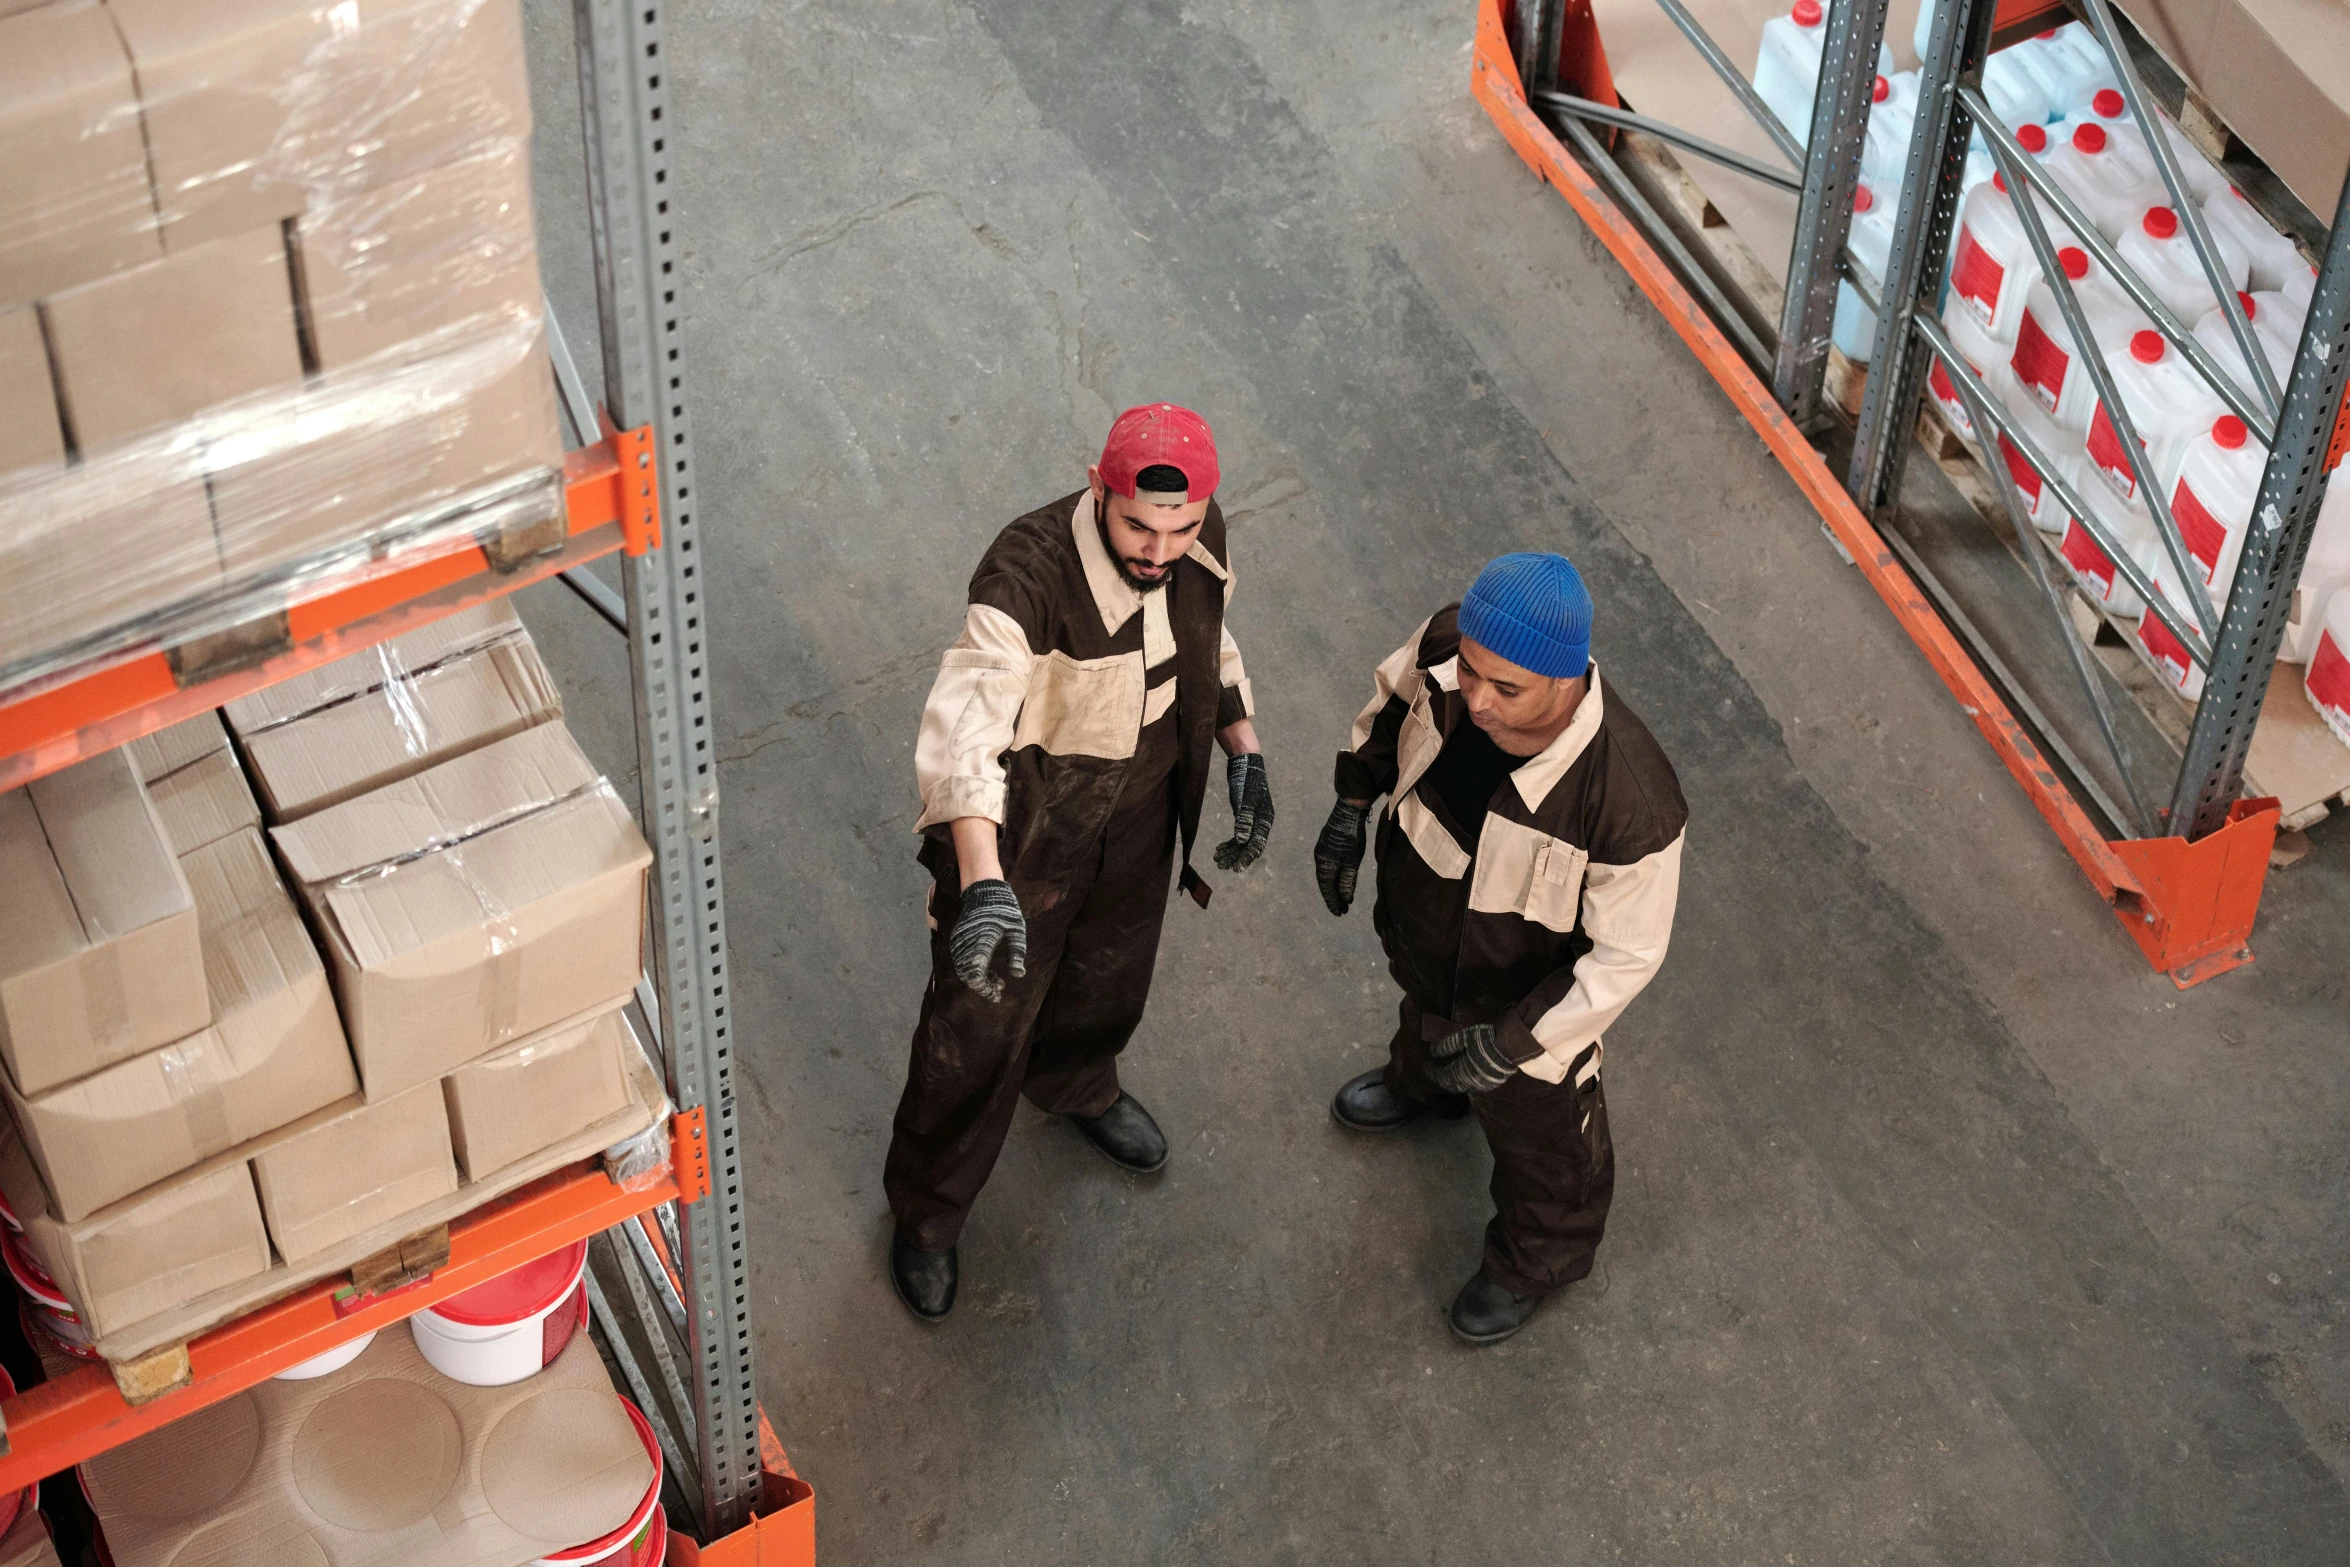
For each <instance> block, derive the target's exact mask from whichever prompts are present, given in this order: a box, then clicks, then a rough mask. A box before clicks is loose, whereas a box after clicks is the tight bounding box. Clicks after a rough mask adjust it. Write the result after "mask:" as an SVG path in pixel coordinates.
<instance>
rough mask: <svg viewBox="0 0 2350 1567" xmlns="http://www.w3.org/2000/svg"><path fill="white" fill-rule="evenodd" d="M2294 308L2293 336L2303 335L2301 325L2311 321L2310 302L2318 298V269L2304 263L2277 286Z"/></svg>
mask: <svg viewBox="0 0 2350 1567" xmlns="http://www.w3.org/2000/svg"><path fill="white" fill-rule="evenodd" d="M2277 292H2278V293H2280V294H2282V295H2284V296H2285V299H2286V301H2287V302H2288V303H2290V304H2291V305H2292V307H2293V335H2294V336H2295V337H2299V336H2300V335H2301V323H2302V322H2304V321H2306V320H2308V319H2309V302H2310V300H2312V299H2314V298H2315V297H2317V268H2315V267H2313V266H2310V265H2308V264H2307V263H2303V264H2302V265H2301V266H2298V267H2294V268H2291V269H2290V270H2288V271H2287V272H2286V273H2285V281H2284V282H2282V283H2280V284H2278V285H2277Z"/></svg>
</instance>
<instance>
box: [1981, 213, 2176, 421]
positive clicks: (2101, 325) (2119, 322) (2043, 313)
mask: <svg viewBox="0 0 2350 1567" xmlns="http://www.w3.org/2000/svg"><path fill="white" fill-rule="evenodd" d="M2056 259H2057V261H2058V262H2059V263H2060V264H2061V265H2062V266H2063V268H2064V274H2065V277H2066V279H2067V281H2069V282H2070V283H2071V284H2072V286H2073V293H2074V295H2075V296H2076V297H2078V298H2079V300H2080V302H2081V313H2082V314H2083V315H2085V316H2086V317H2088V320H2089V333H2090V336H2091V337H2092V338H2093V339H2095V341H2096V343H2097V345H2098V347H2100V348H2102V349H2104V350H2105V355H2106V359H2107V361H2108V362H2109V363H2110V362H2111V361H2112V359H2113V358H2114V356H2115V355H2116V354H2117V353H2119V352H2120V351H2121V349H2122V348H2123V347H2124V345H2126V344H2127V343H2128V342H2129V340H2130V337H2131V334H2133V333H2135V332H2137V331H2138V330H2139V329H2141V328H2142V327H2144V326H2145V325H2146V313H2145V312H2144V311H2142V310H2140V309H2139V308H2138V307H2137V306H2136V305H2133V304H2131V303H2130V301H2129V300H2128V299H2127V298H2125V297H2124V296H2123V294H2122V292H2121V290H2120V289H2118V288H2116V287H2114V286H2113V284H2112V283H2111V282H2110V281H2109V280H2108V279H2107V278H2106V277H2105V276H2104V275H2103V274H2102V273H2101V272H2099V271H2098V270H2097V264H2096V263H2095V262H2093V261H2091V260H2090V259H2089V253H2088V252H2087V251H2085V250H2083V249H2081V248H2080V247H2079V246H2078V245H2067V246H2065V247H2064V248H2063V249H2062V250H2060V251H2058V252H2057V253H2056ZM2007 364H2008V369H2009V370H2010V371H2011V372H2012V373H2013V375H2014V377H2015V382H2016V385H2017V386H2018V387H2019V388H2020V389H2021V391H2022V393H2023V394H2024V395H2026V396H2029V397H2031V398H2033V399H2034V400H2035V401H2037V402H2038V403H2039V405H2040V408H2041V411H2042V412H2044V413H2046V414H2047V415H2048V416H2049V417H2050V418H2052V419H2054V420H2055V421H2056V423H2057V425H2058V427H2059V428H2061V429H2065V430H2069V431H2071V432H2072V433H2073V434H2074V436H2075V437H2078V436H2079V435H2080V434H2081V432H2082V431H2085V430H2087V429H2088V428H2089V414H2090V411H2091V410H2092V409H2093V408H2094V407H2095V406H2096V403H2097V383H2096V382H2095V381H2094V380H2092V379H2091V378H2090V375H2089V372H2088V371H2087V370H2086V369H2084V368H2082V365H2081V361H2080V354H2079V352H2078V351H2077V349H2076V347H2075V344H2074V342H2073V333H2072V328H2071V327H2069V326H2067V325H2065V320H2064V312H2062V311H2061V310H2059V309H2057V308H2056V291H2055V290H2054V289H2052V288H2050V287H2049V285H2048V280H2047V279H2045V278H2034V279H2033V280H2032V290H2031V294H2030V295H2029V297H2028V298H2027V300H2026V302H2025V305H2024V309H2023V312H2022V314H2021V315H2019V316H2018V317H2017V318H2016V330H2015V351H2014V352H2013V353H2011V354H2010V355H2009V356H2008V361H2007ZM2071 444H2074V445H2077V444H2078V441H2077V440H2076V441H2075V442H2073V443H2071Z"/></svg>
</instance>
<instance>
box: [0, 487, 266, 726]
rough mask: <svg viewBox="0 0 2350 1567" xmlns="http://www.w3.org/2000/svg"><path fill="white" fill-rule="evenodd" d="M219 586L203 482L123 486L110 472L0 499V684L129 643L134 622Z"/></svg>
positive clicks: (15, 491) (23, 490) (21, 490)
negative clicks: (0, 604)
mask: <svg viewBox="0 0 2350 1567" xmlns="http://www.w3.org/2000/svg"><path fill="white" fill-rule="evenodd" d="M219 581H220V555H219V551H218V549H217V547H216V546H215V544H214V542H213V532H212V507H211V503H210V501H209V500H208V499H207V498H206V496H205V492H204V481H203V480H202V479H200V478H190V479H187V480H184V481H175V480H171V479H162V480H160V481H159V482H158V483H156V484H154V485H152V486H149V485H145V484H126V483H125V482H124V479H123V476H122V475H121V474H120V473H117V472H114V471H112V470H110V469H109V467H108V466H107V465H105V464H100V465H99V466H97V467H95V468H87V467H85V468H73V469H65V470H60V471H58V472H56V473H54V474H50V475H48V476H46V477H43V478H41V479H39V480H37V481H35V482H33V483H29V484H22V485H20V486H19V487H17V488H15V489H13V490H11V491H9V492H8V493H7V494H5V495H4V496H0V599H4V600H5V602H6V603H7V605H8V612H7V613H6V614H5V615H0V671H4V672H5V673H4V675H0V678H6V679H10V680H14V679H19V678H25V677H28V676H29V675H31V674H33V673H35V672H38V671H39V670H41V669H43V668H46V667H54V666H57V665H61V664H65V663H71V662H74V661H76V660H78V659H81V658H86V657H88V656H90V655H91V654H93V653H98V652H103V651H107V650H108V649H110V648H112V647H114V646H118V645H121V644H123V643H125V642H127V641H129V640H132V639H133V638H134V636H135V633H134V632H133V631H132V630H130V629H129V623H130V622H132V621H133V620H134V619H135V618H136V617H138V616H141V615H147V614H151V613H154V612H156V611H159V610H162V609H164V608H166V607H168V606H169V605H172V604H175V603H178V602H180V601H181V600H184V599H187V598H190V597H192V596H194V595H196V594H200V593H203V592H206V591H208V590H209V589H211V588H213V587H215V586H217V585H218V583H219Z"/></svg>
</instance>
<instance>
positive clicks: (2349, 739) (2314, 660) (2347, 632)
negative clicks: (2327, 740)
mask: <svg viewBox="0 0 2350 1567" xmlns="http://www.w3.org/2000/svg"><path fill="white" fill-rule="evenodd" d="M2301 689H2302V690H2303V691H2304V692H2306V693H2307V694H2308V697H2309V705H2310V706H2311V707H2314V708H2316V709H2317V716H2318V717H2320V718H2322V719H2324V720H2325V721H2326V727H2327V728H2328V729H2331V730H2332V731H2333V732H2334V738H2335V739H2337V740H2339V741H2341V742H2342V743H2343V744H2344V745H2350V588H2337V589H2335V590H2334V596H2333V597H2332V598H2331V599H2329V600H2327V602H2326V612H2325V616H2324V618H2323V619H2322V620H2320V621H2319V623H2318V634H2317V645H2316V647H2315V648H2314V649H2313V650H2312V651H2311V653H2310V655H2309V669H2308V671H2307V673H2305V674H2304V675H2303V676H2302V677H2301Z"/></svg>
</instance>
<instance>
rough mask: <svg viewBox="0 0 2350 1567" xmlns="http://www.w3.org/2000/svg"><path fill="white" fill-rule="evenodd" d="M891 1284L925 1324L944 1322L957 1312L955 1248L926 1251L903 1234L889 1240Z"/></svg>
mask: <svg viewBox="0 0 2350 1567" xmlns="http://www.w3.org/2000/svg"><path fill="white" fill-rule="evenodd" d="M889 1282H890V1286H891V1288H893V1289H895V1290H896V1291H897V1292H898V1299H900V1300H902V1301H904V1302H905V1303H906V1309H907V1310H908V1311H910V1312H912V1313H913V1314H914V1315H915V1316H917V1317H920V1318H921V1319H922V1320H923V1321H925V1322H943V1321H945V1320H946V1314H947V1313H948V1312H950V1311H952V1310H954V1309H955V1248H954V1247H952V1246H949V1247H948V1248H947V1249H946V1250H945V1251H924V1250H923V1249H922V1248H921V1247H919V1246H916V1245H914V1244H913V1243H912V1242H911V1241H909V1240H907V1239H906V1237H905V1235H904V1234H903V1233H902V1232H901V1233H899V1234H896V1235H892V1236H891V1237H890V1241H889Z"/></svg>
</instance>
